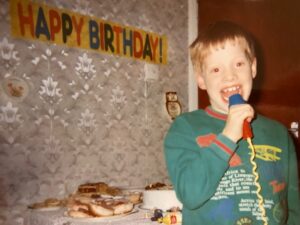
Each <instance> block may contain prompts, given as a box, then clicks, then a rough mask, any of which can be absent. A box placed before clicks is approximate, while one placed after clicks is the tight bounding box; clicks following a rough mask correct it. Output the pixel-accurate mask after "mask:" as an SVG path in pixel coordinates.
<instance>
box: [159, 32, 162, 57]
mask: <svg viewBox="0 0 300 225" xmlns="http://www.w3.org/2000/svg"><path fill="white" fill-rule="evenodd" d="M159 62H160V63H162V39H161V38H160V39H159Z"/></svg>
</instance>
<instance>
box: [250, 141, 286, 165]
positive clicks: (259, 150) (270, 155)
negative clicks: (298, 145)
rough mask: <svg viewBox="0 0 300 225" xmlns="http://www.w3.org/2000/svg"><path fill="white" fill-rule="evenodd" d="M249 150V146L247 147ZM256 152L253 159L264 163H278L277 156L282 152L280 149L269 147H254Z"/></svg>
mask: <svg viewBox="0 0 300 225" xmlns="http://www.w3.org/2000/svg"><path fill="white" fill-rule="evenodd" d="M249 149H250V146H249ZM254 149H255V152H256V155H255V157H256V158H258V159H262V160H264V161H273V162H274V161H278V160H280V157H279V156H278V155H277V154H279V153H281V152H282V150H281V149H280V148H277V147H275V146H270V145H254Z"/></svg>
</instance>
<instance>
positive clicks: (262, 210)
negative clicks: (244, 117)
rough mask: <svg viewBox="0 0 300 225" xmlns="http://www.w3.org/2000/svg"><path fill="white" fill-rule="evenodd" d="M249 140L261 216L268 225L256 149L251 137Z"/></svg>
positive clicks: (264, 224) (264, 223) (265, 224)
mask: <svg viewBox="0 0 300 225" xmlns="http://www.w3.org/2000/svg"><path fill="white" fill-rule="evenodd" d="M247 142H248V144H249V146H250V148H251V157H250V163H251V164H252V173H253V175H254V184H255V186H256V187H257V190H256V196H257V198H258V207H259V209H260V211H261V217H262V220H263V225H268V220H267V217H266V210H265V208H264V199H263V197H262V195H261V194H260V192H261V186H260V184H259V182H258V179H259V175H258V173H257V172H256V169H257V164H256V162H255V161H254V158H255V149H254V146H253V143H252V140H251V138H247Z"/></svg>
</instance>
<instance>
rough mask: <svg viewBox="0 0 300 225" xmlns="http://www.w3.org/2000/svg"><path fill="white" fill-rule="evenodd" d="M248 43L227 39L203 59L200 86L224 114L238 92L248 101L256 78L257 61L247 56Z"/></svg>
mask: <svg viewBox="0 0 300 225" xmlns="http://www.w3.org/2000/svg"><path fill="white" fill-rule="evenodd" d="M246 48H247V44H246V42H245V41H244V40H242V39H237V40H235V41H231V40H228V41H226V42H225V43H224V45H219V46H215V47H212V48H211V50H210V52H209V53H208V54H207V56H206V57H205V59H204V60H203V67H202V70H201V74H199V75H198V77H197V79H198V85H199V87H200V88H201V89H203V90H206V91H207V93H208V96H209V100H210V104H211V106H212V108H213V109H214V110H216V111H218V112H221V113H227V112H228V99H229V97H230V96H231V95H233V94H237V93H239V94H240V95H241V96H242V97H243V99H244V100H246V101H247V100H248V98H249V96H250V93H251V89H252V80H253V78H254V77H255V76H256V59H254V60H253V61H252V62H251V61H250V60H249V58H247V56H246V52H245V51H246Z"/></svg>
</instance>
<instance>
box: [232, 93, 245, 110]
mask: <svg viewBox="0 0 300 225" xmlns="http://www.w3.org/2000/svg"><path fill="white" fill-rule="evenodd" d="M244 103H246V102H245V100H244V99H243V98H242V96H241V95H240V94H234V95H231V96H230V97H229V107H230V106H232V105H238V104H244Z"/></svg>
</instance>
